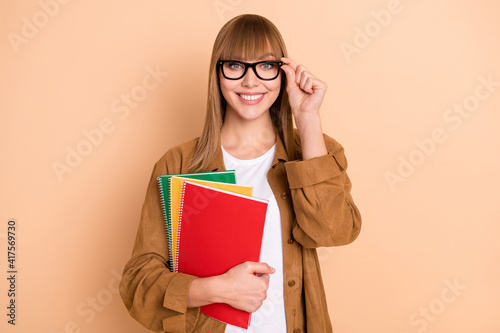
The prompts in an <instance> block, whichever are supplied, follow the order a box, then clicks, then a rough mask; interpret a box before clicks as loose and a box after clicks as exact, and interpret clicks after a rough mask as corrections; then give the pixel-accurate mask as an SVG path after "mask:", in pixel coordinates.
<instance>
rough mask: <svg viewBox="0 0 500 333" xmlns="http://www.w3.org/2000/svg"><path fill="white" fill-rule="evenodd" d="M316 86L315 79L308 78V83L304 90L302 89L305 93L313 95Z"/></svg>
mask: <svg viewBox="0 0 500 333" xmlns="http://www.w3.org/2000/svg"><path fill="white" fill-rule="evenodd" d="M313 84H314V79H313V78H312V77H308V78H307V80H306V83H305V84H304V88H302V89H303V90H304V91H306V92H308V93H310V94H312V93H313V92H314V91H313V89H312V87H313Z"/></svg>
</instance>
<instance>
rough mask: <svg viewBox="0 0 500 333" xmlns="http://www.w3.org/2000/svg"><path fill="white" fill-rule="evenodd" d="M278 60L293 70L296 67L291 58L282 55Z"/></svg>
mask: <svg viewBox="0 0 500 333" xmlns="http://www.w3.org/2000/svg"><path fill="white" fill-rule="evenodd" d="M280 60H281V61H283V62H284V63H285V64H287V65H288V66H290V67H292V69H293V70H294V71H295V70H296V69H297V64H296V63H295V62H294V61H293V60H292V59H291V58H286V57H282V58H281V59H280Z"/></svg>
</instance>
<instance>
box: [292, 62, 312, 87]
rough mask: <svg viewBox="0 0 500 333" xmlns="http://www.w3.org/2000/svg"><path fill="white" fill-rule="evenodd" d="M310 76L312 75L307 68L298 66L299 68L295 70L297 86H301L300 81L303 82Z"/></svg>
mask: <svg viewBox="0 0 500 333" xmlns="http://www.w3.org/2000/svg"><path fill="white" fill-rule="evenodd" d="M308 74H310V73H309V71H308V70H307V68H305V67H304V66H302V65H297V68H296V69H295V81H296V82H297V85H299V84H300V81H302V80H303V78H304V76H307V75H308ZM306 78H307V77H306Z"/></svg>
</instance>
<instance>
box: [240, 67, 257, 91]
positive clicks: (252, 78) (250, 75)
mask: <svg viewBox="0 0 500 333" xmlns="http://www.w3.org/2000/svg"><path fill="white" fill-rule="evenodd" d="M241 85H242V86H245V87H255V86H257V85H259V78H258V77H257V76H256V75H255V72H254V71H253V69H252V68H249V69H248V70H247V72H246V73H245V76H243V81H242V82H241Z"/></svg>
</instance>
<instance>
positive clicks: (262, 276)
mask: <svg viewBox="0 0 500 333" xmlns="http://www.w3.org/2000/svg"><path fill="white" fill-rule="evenodd" d="M259 278H261V279H262V280H264V281H265V282H266V284H268V285H269V280H270V279H271V277H270V276H269V274H262V275H260V276H259Z"/></svg>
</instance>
